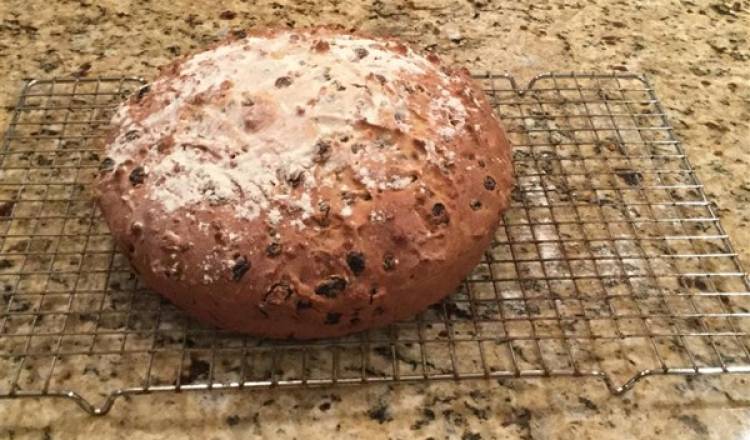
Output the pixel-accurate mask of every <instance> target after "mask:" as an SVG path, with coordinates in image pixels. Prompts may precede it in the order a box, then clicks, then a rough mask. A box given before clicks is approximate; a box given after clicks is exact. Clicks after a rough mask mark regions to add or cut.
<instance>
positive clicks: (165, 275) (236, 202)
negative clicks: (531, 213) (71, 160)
mask: <svg viewBox="0 0 750 440" xmlns="http://www.w3.org/2000/svg"><path fill="white" fill-rule="evenodd" d="M113 127H114V128H113V130H112V132H111V134H110V136H109V138H108V140H107V146H106V155H107V158H106V159H105V160H104V161H103V162H102V166H101V176H100V179H99V181H98V182H97V193H98V198H99V203H100V205H101V208H102V211H103V213H104V216H105V218H106V221H107V223H108V224H109V227H110V229H111V231H112V234H113V235H114V237H115V240H116V242H117V244H118V246H120V248H121V249H122V250H123V251H124V252H126V253H127V255H128V257H129V258H130V261H131V263H132V266H133V268H134V269H135V270H136V271H137V272H138V273H139V274H140V276H141V277H142V279H143V281H144V283H145V284H146V285H147V286H149V287H150V288H152V289H153V290H155V291H157V292H159V293H160V294H162V295H164V296H165V297H167V298H168V299H169V300H170V301H172V302H173V303H175V304H176V305H178V306H179V307H181V308H183V309H185V310H186V311H188V312H189V313H190V314H191V315H193V316H195V317H196V318H198V319H200V320H202V321H204V322H208V323H211V324H214V325H216V326H218V327H222V328H225V329H233V330H237V331H241V332H247V333H251V334H255V335H260V336H266V337H273V338H287V337H291V338H301V339H306V338H319V337H329V336H336V335H343V334H346V333H350V332H354V331H358V330H362V329H366V328H370V327H375V326H382V325H384V324H388V323H390V322H392V321H394V320H399V319H404V318H407V317H409V316H411V315H414V314H416V313H417V312H419V311H421V310H423V309H425V308H426V307H427V306H429V305H430V304H433V303H436V302H438V301H440V300H441V299H442V298H443V297H445V296H446V295H448V294H449V293H451V292H452V291H453V290H454V289H455V288H456V287H457V286H458V285H459V283H460V281H461V280H462V278H463V277H464V276H466V274H467V273H469V272H470V271H471V269H472V268H473V267H474V265H476V264H477V262H478V261H479V259H480V256H481V254H482V252H483V251H484V250H485V249H486V248H487V246H488V245H489V243H490V239H491V237H492V235H493V232H494V230H495V228H496V226H497V223H498V220H499V218H500V214H501V211H502V210H503V209H504V208H505V206H506V203H507V200H508V193H509V191H510V188H511V179H512V177H511V163H510V153H509V147H508V143H507V140H506V138H505V134H504V132H503V130H502V128H501V126H500V123H499V121H498V119H497V117H496V116H495V113H494V112H493V111H492V109H491V107H490V106H489V104H488V102H487V99H486V97H485V96H484V95H483V94H482V92H481V91H480V90H479V89H478V88H477V87H476V86H475V85H474V84H473V82H472V80H471V78H470V77H469V75H468V73H467V72H466V71H465V70H452V69H449V68H447V67H445V66H443V65H442V64H441V62H440V61H439V60H438V59H437V57H435V56H434V55H427V56H423V55H420V54H418V53H416V52H414V51H413V50H411V49H410V48H408V47H406V46H405V45H403V44H401V43H399V42H397V41H393V40H388V39H376V38H366V37H362V36H359V35H356V34H349V33H345V32H341V31H336V30H330V29H308V30H296V31H293V30H270V31H263V32H256V33H254V34H249V35H246V36H242V37H241V38H240V37H237V38H234V39H232V40H230V41H226V42H224V43H222V44H219V45H217V46H215V47H213V48H211V49H210V50H207V51H205V52H202V53H198V54H197V55H194V56H191V57H188V58H184V59H181V60H178V61H176V62H175V63H173V64H171V65H170V66H168V67H167V68H165V69H164V70H163V71H162V73H161V75H160V76H159V77H158V78H157V79H156V80H155V81H154V82H153V83H152V84H151V85H148V86H145V87H143V88H141V89H140V90H139V91H138V92H137V93H135V94H134V95H133V96H132V97H131V98H130V99H129V100H128V101H127V102H126V103H124V104H123V105H122V106H121V107H120V108H119V109H118V111H117V113H116V115H115V117H114V119H113Z"/></svg>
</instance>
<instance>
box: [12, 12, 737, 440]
mask: <svg viewBox="0 0 750 440" xmlns="http://www.w3.org/2000/svg"><path fill="white" fill-rule="evenodd" d="M2 8H3V13H2V14H0V16H2V18H0V72H2V77H3V81H1V82H0V103H2V104H3V106H4V107H3V111H2V112H0V126H3V127H5V126H6V124H7V122H8V116H9V115H10V110H11V107H12V103H13V102H14V98H15V97H16V94H17V92H18V89H19V86H20V84H21V80H22V79H23V78H27V77H51V76H67V75H81V76H96V75H118V74H123V73H127V74H131V75H141V76H144V77H146V78H148V77H151V76H153V75H154V73H155V72H156V69H157V66H159V65H162V64H165V63H166V62H167V61H169V60H170V59H171V58H173V57H175V56H177V55H180V54H184V53H187V52H190V51H192V50H194V49H197V48H200V47H202V46H204V45H205V44H207V43H208V42H211V41H213V40H214V39H216V38H217V37H220V36H222V35H224V34H226V33H227V32H229V31H231V30H234V29H241V28H248V27H253V26H262V25H267V24H287V25H291V26H305V25H313V24H320V23H341V24H345V25H347V26H354V27H358V28H360V29H362V30H365V31H368V32H372V33H375V34H394V35H400V36H402V37H403V38H405V39H406V40H409V41H411V42H412V43H414V44H415V45H416V46H418V47H423V48H424V47H432V48H434V49H435V50H437V51H438V52H439V53H441V54H442V55H443V56H444V57H445V58H447V59H452V60H454V61H455V62H458V63H461V64H464V65H467V66H471V68H472V69H474V70H478V71H480V70H490V71H496V72H502V71H509V72H510V73H512V74H513V75H515V76H516V77H518V78H519V80H520V81H519V82H520V83H523V82H524V81H527V80H528V79H529V78H531V77H532V76H533V75H535V74H537V73H540V72H544V71H549V70H556V71H573V70H575V71H593V70H598V71H602V70H618V71H621V70H630V71H637V72H643V73H646V74H648V75H649V77H650V78H651V80H652V82H653V84H654V86H655V88H656V91H657V93H658V95H659V96H660V98H661V100H662V102H663V103H664V104H665V106H666V110H667V112H668V113H669V115H670V117H671V120H672V123H673V124H674V126H675V128H676V129H677V134H678V136H679V137H680V138H681V139H682V140H683V141H684V144H685V147H686V149H687V151H688V154H689V157H690V159H691V161H692V163H693V165H694V167H695V168H696V171H697V174H698V176H699V177H700V178H701V180H702V181H703V183H704V184H705V190H706V192H707V194H708V195H709V197H710V198H711V199H713V200H714V201H715V202H716V203H717V205H718V209H719V212H720V215H721V216H722V219H723V225H724V226H725V228H726V229H727V231H728V233H729V234H730V236H731V237H732V239H733V242H734V244H735V246H736V248H737V249H738V252H739V253H740V258H741V259H742V260H744V262H745V263H750V233H748V229H747V226H748V222H749V216H750V175H748V173H747V167H748V161H750V154H748V153H749V152H750V151H749V150H748V149H749V148H750V144H749V143H748V139H750V67H748V66H750V42H748V41H747V40H748V38H750V1H747V0H741V1H719V0H711V1H688V0H682V1H676V0H675V1H670V0H657V1H617V2H614V1H606V0H591V1H587V2H583V1H574V0H562V1H547V0H533V1H529V0H520V1H514V2H509V1H505V2H500V1H495V2H493V1H488V0H472V1H459V2H451V1H444V0H431V1H427V0H411V1H408V2H390V1H379V0H375V1H371V2H369V1H337V0H331V1H326V2H314V1H303V2H292V1H285V0H277V1H275V2H266V1H260V2H246V1H240V0H237V1H223V0H218V1H214V2H191V1H187V0H172V1H169V2H162V1H149V0H141V1H128V0H118V1H113V0H109V1H101V2H88V1H86V0H79V1H59V2H44V1H39V0H11V1H6V2H4V4H3V7H2ZM749 379H750V378H748V377H744V376H733V377H722V378H718V377H713V378H710V377H708V378H707V377H700V378H679V377H670V378H666V377H656V378H650V379H646V380H644V381H643V382H641V383H639V384H638V385H637V386H636V387H635V389H634V390H633V391H632V392H630V393H628V394H626V395H624V396H622V397H615V396H612V395H610V394H609V392H608V391H607V389H606V387H605V386H604V384H603V383H602V382H601V381H598V380H595V379H572V378H561V379H534V380H521V379H512V380H505V381H476V382H462V383H459V384H456V383H439V384H430V385H427V384H418V385H398V386H385V385H382V386H381V385H372V386H367V387H351V388H336V389H319V390H297V391H278V390H277V391H274V390H265V391H246V392H241V393H237V392H232V393H182V394H164V395H152V396H138V397H126V398H123V399H120V400H118V401H117V403H116V404H115V407H114V408H113V410H112V412H111V413H110V414H109V415H108V416H106V417H103V418H92V417H89V416H87V415H86V414H84V413H83V412H82V411H80V410H79V409H78V408H77V407H76V406H75V405H73V404H72V403H70V402H67V401H59V402H53V401H51V400H41V401H36V400H21V401H19V400H15V401H0V438H11V439H19V438H33V439H45V440H47V439H65V438H83V437H91V438H128V439H135V438H144V439H157V438H177V437H181V436H190V437H195V438H210V439H224V438H252V437H268V438H306V437H313V438H317V437H321V436H327V437H330V436H335V437H336V438H386V437H387V438H393V439H406V438H421V439H428V438H433V439H443V438H462V439H494V438H522V439H532V438H534V439H542V438H582V439H587V438H597V439H607V438H661V437H672V438H680V439H690V438H696V439H698V438H700V439H703V438H715V439H733V438H737V439H739V438H744V436H747V435H748V434H747V433H748V432H750V402H749V401H748V400H747V396H748V392H750V385H749V384H748V380H749Z"/></svg>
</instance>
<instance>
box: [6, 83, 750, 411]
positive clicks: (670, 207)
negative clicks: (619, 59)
mask: <svg viewBox="0 0 750 440" xmlns="http://www.w3.org/2000/svg"><path fill="white" fill-rule="evenodd" d="M477 79H478V80H479V81H480V82H481V83H482V85H483V86H484V89H485V90H486V91H487V93H488V95H489V96H490V98H491V100H492V103H493V105H494V107H495V108H496V110H497V111H498V112H499V114H500V115H501V116H502V119H503V120H504V121H505V124H506V126H507V129H508V130H509V135H510V138H511V141H512V144H513V158H514V167H515V173H516V176H517V188H516V190H515V191H514V193H513V203H512V206H511V208H510V209H509V210H508V211H507V213H506V214H505V216H504V221H503V224H502V225H501V226H500V228H499V229H498V231H497V233H496V239H495V241H494V243H493V244H492V247H491V248H490V249H488V250H487V252H486V256H485V258H484V260H483V261H482V263H481V264H480V265H479V266H478V267H477V268H476V270H474V272H473V273H472V274H471V275H470V276H469V277H468V278H467V279H466V281H465V282H464V283H463V284H462V286H461V287H460V288H459V290H458V292H456V293H455V294H454V295H452V296H451V297H450V298H449V299H447V300H446V301H445V302H443V303H441V304H438V305H436V306H433V307H432V308H430V309H429V310H427V311H426V312H424V313H422V314H420V315H419V316H417V317H416V318H415V319H413V320H410V321H406V322H401V323H398V324H394V325H392V326H390V327H388V328H386V329H382V330H375V331H370V332H365V333H361V334H357V335H353V336H350V337H345V338H339V339H331V340H322V341H314V342H306V343H299V342H271V341H263V340H258V339H254V338H250V337H243V336H240V335H236V334H231V333H227V332H222V331H219V330H216V329H212V328H208V327H204V326H201V325H200V324H198V323H196V322H194V321H192V320H190V319H189V318H187V317H186V316H185V315H183V314H182V313H180V312H179V311H178V310H176V309H175V308H174V307H173V306H171V305H170V304H169V303H166V302H164V301H162V300H161V299H160V298H159V297H158V296H157V295H155V294H153V293H151V292H149V291H147V290H146V289H145V288H144V287H143V286H142V285H141V284H140V282H139V280H138V278H137V277H136V276H134V275H133V273H132V272H131V271H130V270H129V268H128V264H127V262H126V260H125V258H123V256H122V255H121V254H119V253H117V252H115V251H114V250H113V243H112V238H111V237H110V235H109V233H108V231H107V229H106V226H105V225H104V223H103V222H102V221H101V219H100V214H99V212H98V211H97V209H96V207H95V206H94V204H93V203H92V200H91V197H90V193H89V183H90V182H91V180H92V178H93V176H94V175H95V173H96V172H97V167H98V166H99V163H100V161H101V160H102V159H103V158H102V156H101V154H100V151H99V149H98V148H97V145H96V141H97V140H98V139H99V138H101V136H102V134H103V132H104V129H105V128H106V124H107V121H108V120H109V118H110V116H111V113H112V110H113V107H114V106H115V105H116V104H117V103H118V102H120V101H121V100H122V99H123V98H124V97H126V96H127V95H128V94H129V93H131V92H132V91H133V90H134V89H135V88H137V87H139V86H140V85H141V84H142V81H141V80H140V79H137V78H126V77H124V78H96V79H53V80H34V81H29V82H27V83H26V84H25V86H24V87H23V90H22V93H21V96H20V98H19V100H18V103H17V105H16V108H15V112H14V113H13V114H12V118H11V121H10V126H9V128H8V131H7V133H6V135H5V138H4V141H3V145H2V150H1V152H0V161H1V162H0V231H1V232H0V234H2V235H1V236H0V286H2V287H0V289H2V302H0V307H1V308H2V309H1V310H0V397H3V398H16V397H28V396H31V397H41V396H50V397H67V398H70V399H73V400H74V401H75V402H76V403H77V404H78V405H80V407H81V408H83V409H84V410H86V411H88V412H89V413H91V414H104V413H106V412H108V411H109V409H110V408H111V407H112V404H113V403H114V401H115V400H116V398H117V397H119V396H122V395H125V394H146V393H150V392H155V391H180V390H182V391H185V390H217V389H228V388H259V387H260V388H265V387H289V386H315V385H338V384H362V383H372V382H402V381H429V380H436V379H464V378H499V377H530V376H545V377H546V376H593V377H598V378H601V379H603V380H604V382H605V383H606V384H607V386H608V387H609V389H610V391H611V392H612V393H615V394H619V393H622V392H624V391H626V390H628V389H629V388H631V387H632V386H633V385H634V384H635V383H636V382H637V381H638V380H639V379H641V378H642V377H644V376H648V375H655V374H681V375H697V374H722V373H748V372H750V351H748V339H747V338H748V331H749V329H750V319H749V318H750V312H749V311H748V310H749V308H750V298H749V297H748V295H750V285H748V281H747V278H746V276H745V274H744V273H743V270H742V269H741V267H740V265H739V263H738V261H737V258H736V254H735V252H734V250H733V249H732V246H731V245H730V243H729V241H728V238H727V235H726V233H725V232H724V230H723V229H722V227H721V225H720V224H719V219H718V218H717V216H716V212H715V210H714V209H713V207H712V205H711V203H710V202H709V201H708V200H707V199H706V196H705V194H704V193H703V189H702V186H701V184H700V183H699V182H698V180H697V178H696V176H695V174H694V173H693V171H692V169H691V167H690V164H689V163H688V161H687V158H686V156H685V152H684V151H683V149H682V147H681V146H680V144H679V142H678V141H677V140H676V138H675V137H674V135H673V131H672V128H671V127H670V125H669V123H668V121H667V119H666V116H665V114H664V110H663V109H662V106H661V105H660V104H659V102H658V100H657V98H656V95H655V94H654V91H653V89H652V87H651V86H650V85H649V83H648V82H647V80H646V79H644V78H643V77H641V76H638V75H633V74H615V75H599V74H572V73H571V74H544V75H541V76H539V77H537V78H535V79H534V80H533V81H531V83H530V84H529V85H528V87H527V88H525V89H520V88H518V87H517V86H516V83H515V81H514V80H513V78H511V77H509V76H504V75H494V74H486V75H480V76H477ZM92 402H98V404H95V403H92Z"/></svg>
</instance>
